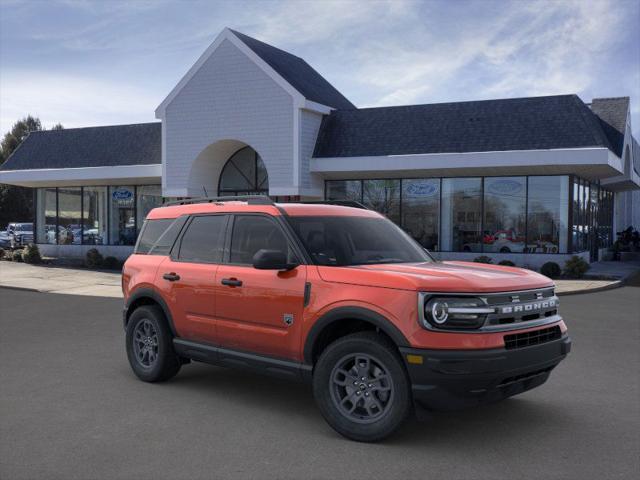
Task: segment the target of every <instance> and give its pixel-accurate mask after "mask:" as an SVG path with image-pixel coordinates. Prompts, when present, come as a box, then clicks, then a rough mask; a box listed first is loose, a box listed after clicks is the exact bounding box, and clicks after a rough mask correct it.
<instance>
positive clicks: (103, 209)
mask: <svg viewBox="0 0 640 480" xmlns="http://www.w3.org/2000/svg"><path fill="white" fill-rule="evenodd" d="M82 195H83V197H82V208H83V217H82V218H83V231H82V243H83V244H85V245H103V244H105V243H107V187H84V189H83V193H82Z"/></svg>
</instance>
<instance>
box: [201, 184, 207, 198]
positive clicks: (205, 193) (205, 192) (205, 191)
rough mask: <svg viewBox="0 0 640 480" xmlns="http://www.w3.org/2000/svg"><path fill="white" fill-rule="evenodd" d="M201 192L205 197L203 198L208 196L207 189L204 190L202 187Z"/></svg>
mask: <svg viewBox="0 0 640 480" xmlns="http://www.w3.org/2000/svg"><path fill="white" fill-rule="evenodd" d="M202 190H204V196H205V197H208V196H209V195H208V194H207V189H206V188H204V185H202Z"/></svg>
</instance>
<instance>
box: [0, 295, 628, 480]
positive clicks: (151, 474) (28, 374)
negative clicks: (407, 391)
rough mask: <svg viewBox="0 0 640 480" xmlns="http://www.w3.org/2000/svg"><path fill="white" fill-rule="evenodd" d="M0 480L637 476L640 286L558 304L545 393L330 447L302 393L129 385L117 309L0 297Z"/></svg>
mask: <svg viewBox="0 0 640 480" xmlns="http://www.w3.org/2000/svg"><path fill="white" fill-rule="evenodd" d="M0 305H1V307H0V327H1V331H0V478H2V479H3V480H4V479H20V478H25V479H35V478H46V479H56V478H60V479H66V480H68V479H75V478H77V479H91V478H109V479H111V478H122V479H132V478H136V479H139V480H141V479H147V478H148V479H164V478H167V479H182V478H185V479H186V478H188V479H196V478H207V479H211V478H256V479H270V478H278V479H287V478H291V479H307V478H310V479H351V478H376V479H402V480H406V479H411V478H443V479H444V478H446V479H457V478H460V479H472V478H473V479H476V478H479V479H491V480H495V479H501V478H504V479H513V478H517V479H527V478H536V479H537V478H545V479H605V478H607V479H609V478H621V479H629V478H637V475H638V473H639V472H640V460H639V454H640V401H639V400H640V358H639V352H640V350H639V347H638V345H640V314H639V313H638V312H639V311H640V288H638V287H632V286H630V287H624V288H620V289H617V290H611V291H607V292H601V293H594V294H588V295H576V296H570V297H563V299H562V307H561V308H562V311H563V313H564V315H565V317H566V319H567V323H568V325H569V328H570V329H571V334H572V337H573V340H574V349H573V352H572V354H571V356H570V357H569V358H568V359H567V360H566V361H565V362H564V363H563V364H562V365H560V367H558V369H557V370H556V371H555V372H554V373H553V374H552V376H551V379H550V381H549V382H548V383H547V384H546V385H544V386H542V387H541V388H539V389H536V390H534V391H531V392H528V393H526V394H524V395H521V396H520V397H515V398H512V399H509V400H507V401H505V402H502V403H500V404H496V405H491V406H487V407H482V408H478V409H473V410H467V411H464V412H458V413H451V414H439V415H437V416H436V417H435V418H434V419H433V421H431V422H429V423H411V424H409V425H407V426H406V427H405V428H403V429H402V431H400V433H399V434H398V435H396V436H395V437H393V438H392V439H390V440H389V441H387V442H385V443H382V444H376V445H366V444H358V443H354V442H350V441H347V440H344V439H342V438H341V437H339V436H338V435H337V434H335V433H334V432H333V431H332V430H331V429H330V428H329V427H328V426H327V425H326V424H325V423H324V421H323V420H322V418H321V417H320V414H319V413H318V410H317V409H316V407H315V406H314V404H313V399H312V396H311V393H310V391H309V389H308V388H307V387H305V386H304V385H298V384H291V383H287V382H284V381H278V380H272V379H269V378H265V377H259V376H256V375H252V374H247V373H238V372H236V371H232V370H225V369H221V368H215V367H210V366H206V365H190V366H187V367H186V368H184V369H183V370H182V372H181V373H180V374H179V375H178V376H177V377H176V378H175V379H174V380H173V381H171V382H169V383H166V384H161V385H148V384H144V383H142V382H140V381H138V380H136V379H135V378H134V376H133V374H132V373H131V372H130V370H129V367H128V365H127V362H126V357H125V355H124V350H123V332H122V329H121V323H120V308H121V301H119V300H117V299H110V298H97V297H86V296H73V295H56V294H48V293H37V292H24V291H15V290H6V289H0Z"/></svg>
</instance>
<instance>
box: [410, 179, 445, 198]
mask: <svg viewBox="0 0 640 480" xmlns="http://www.w3.org/2000/svg"><path fill="white" fill-rule="evenodd" d="M438 184H439V182H433V181H423V182H419V181H418V182H416V181H413V182H411V183H410V184H409V185H408V186H407V189H406V193H407V195H408V196H410V197H433V196H434V195H438V193H439V188H438Z"/></svg>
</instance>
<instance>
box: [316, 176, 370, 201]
mask: <svg viewBox="0 0 640 480" xmlns="http://www.w3.org/2000/svg"><path fill="white" fill-rule="evenodd" d="M325 188H326V195H325V197H326V199H327V200H354V201H356V202H361V201H362V182H361V181H360V180H331V181H328V182H327V183H326V187H325Z"/></svg>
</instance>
